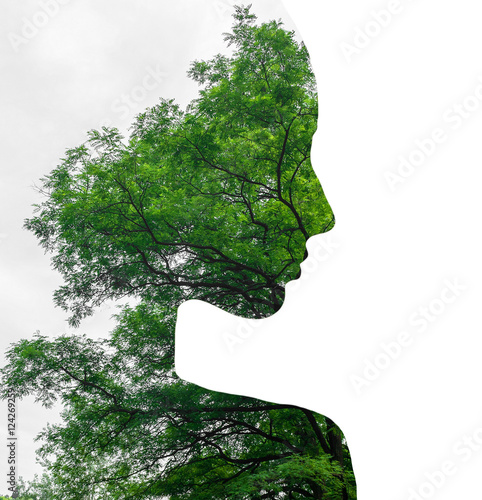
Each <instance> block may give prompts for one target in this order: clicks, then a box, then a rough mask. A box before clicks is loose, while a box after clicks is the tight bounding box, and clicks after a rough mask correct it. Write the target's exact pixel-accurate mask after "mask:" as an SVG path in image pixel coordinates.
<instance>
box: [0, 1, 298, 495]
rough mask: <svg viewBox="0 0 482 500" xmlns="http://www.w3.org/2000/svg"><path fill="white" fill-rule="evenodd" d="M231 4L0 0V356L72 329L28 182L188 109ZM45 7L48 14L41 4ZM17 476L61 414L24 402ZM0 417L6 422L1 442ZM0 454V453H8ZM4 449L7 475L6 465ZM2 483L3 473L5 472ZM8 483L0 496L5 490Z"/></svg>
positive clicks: (98, 331) (89, 326)
mask: <svg viewBox="0 0 482 500" xmlns="http://www.w3.org/2000/svg"><path fill="white" fill-rule="evenodd" d="M233 3H234V2H232V1H231V0H176V1H175V2H171V1H167V0H165V1H164V0H163V1H159V0H137V1H136V2H133V1H132V0H103V1H102V2H99V1H94V0H82V1H79V0H70V1H66V0H63V1H62V5H61V4H60V2H57V1H56V0H50V1H47V0H45V1H44V2H43V3H42V2H38V1H36V0H24V1H22V2H18V1H17V0H4V1H3V2H2V16H1V18H0V65H1V75H2V78H1V80H0V110H1V117H2V120H1V122H0V140H1V142H2V145H1V148H0V165H1V171H0V191H1V196H0V213H1V214H2V216H1V221H0V304H1V306H0V307H1V313H2V314H1V324H0V329H1V336H0V352H1V353H3V352H4V351H5V349H6V348H7V346H8V345H9V344H10V343H11V342H15V341H17V340H19V339H21V338H27V337H30V336H31V335H32V334H33V333H34V332H35V331H37V330H39V331H40V332H41V333H42V334H45V335H57V334H60V333H63V332H66V331H67V330H68V329H67V326H66V323H65V320H66V314H65V313H64V312H63V311H61V310H59V309H57V308H55V307H54V306H53V303H52V293H53V291H54V289H55V288H56V287H57V286H58V285H59V284H60V278H59V276H58V275H57V274H56V273H55V272H53V271H52V270H51V268H50V264H49V257H48V256H45V255H44V254H43V251H42V250H41V249H40V248H39V246H38V245H37V241H36V239H35V238H34V236H33V235H31V234H30V233H28V232H27V231H25V230H23V229H22V225H23V221H24V219H25V218H27V217H30V216H31V215H32V204H33V203H36V202H38V201H39V200H40V198H39V195H38V194H37V193H36V192H35V191H34V189H33V187H32V186H33V185H34V184H39V179H40V178H41V177H42V176H43V175H45V174H47V173H48V172H49V171H50V170H51V169H52V168H53V167H54V166H55V165H56V164H57V162H58V159H59V158H61V157H62V155H63V153H64V151H65V150H66V149H67V148H70V147H75V146H77V145H79V144H80V143H82V142H83V141H84V140H85V139H86V131H87V130H90V129H92V128H98V127H100V126H102V125H103V124H107V125H113V126H116V127H118V128H119V129H120V130H121V131H126V130H127V127H128V126H129V125H130V123H131V122H132V119H133V117H134V116H135V115H136V114H137V113H139V112H141V111H143V110H144V109H145V108H146V107H147V106H152V105H153V104H155V103H156V102H157V101H158V98H159V97H161V96H162V97H166V98H175V99H176V101H177V102H179V103H180V104H181V105H182V106H183V107H184V106H185V105H186V104H187V103H188V102H189V101H190V100H191V99H192V98H193V97H195V96H196V92H197V84H196V83H194V82H192V81H189V80H188V78H187V77H186V71H187V70H188V68H189V64H190V62H191V61H193V60H195V59H207V58H211V57H212V56H213V55H215V54H216V53H219V52H226V47H225V43H224V42H223V39H222V33H223V32H226V31H229V28H230V26H231V24H232V18H231V14H232V12H233V8H232V4H233ZM252 3H253V4H254V6H253V12H255V13H256V14H257V15H258V17H259V19H260V20H266V19H273V18H275V19H279V18H282V19H283V20H284V21H285V22H286V24H287V26H288V27H289V28H290V29H291V28H292V25H291V23H290V21H289V19H288V18H287V15H286V13H285V11H284V10H283V8H282V6H281V4H280V2H279V1H277V0H257V1H253V2H252ZM42 6H43V7H42ZM114 311H115V309H114V308H112V307H108V306H107V307H104V308H103V310H102V311H100V312H99V313H98V314H96V315H95V317H93V318H89V319H87V320H86V321H84V323H83V325H82V326H81V328H80V329H79V330H78V331H77V333H79V332H83V333H87V334H89V335H91V336H93V337H99V336H103V335H106V333H107V332H108V330H109V328H110V326H111V323H110V322H109V318H110V316H111V314H112V313H113V312H114ZM19 415H20V436H21V439H20V443H19V446H20V451H19V453H20V469H19V472H20V475H22V476H24V477H26V478H30V477H31V476H32V474H33V472H34V471H37V472H38V471H39V470H40V469H39V468H36V467H35V466H34V449H35V445H34V443H33V438H34V436H35V435H36V434H37V433H38V432H39V431H40V430H41V428H42V427H43V426H44V425H45V423H46V421H47V419H48V420H50V421H53V420H54V418H55V412H54V411H50V412H49V411H47V410H43V411H42V409H41V408H40V407H39V405H35V406H34V405H33V404H32V402H31V401H23V402H22V403H21V404H20V405H19ZM5 424H6V422H4V419H1V418H0V429H1V430H2V434H1V435H2V436H3V435H4V432H5ZM2 450H3V447H2ZM1 457H3V451H2V453H0V471H4V470H5V467H6V464H5V460H4V459H3V458H1ZM2 477H4V474H3V472H2ZM3 486H4V485H3V480H2V483H1V486H0V493H1V492H2V491H3Z"/></svg>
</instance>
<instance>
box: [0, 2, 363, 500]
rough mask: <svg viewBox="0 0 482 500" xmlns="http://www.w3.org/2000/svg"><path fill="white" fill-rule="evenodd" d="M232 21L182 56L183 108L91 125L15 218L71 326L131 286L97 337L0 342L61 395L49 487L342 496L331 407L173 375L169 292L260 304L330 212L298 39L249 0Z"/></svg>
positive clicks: (61, 492) (30, 380)
mask: <svg viewBox="0 0 482 500" xmlns="http://www.w3.org/2000/svg"><path fill="white" fill-rule="evenodd" d="M234 18H235V24H234V26H233V30H232V33H229V34H226V35H225V40H226V41H227V42H228V44H229V45H234V47H235V51H234V54H233V55H232V56H231V57H227V56H222V55H217V56H216V57H215V58H213V59H212V60H210V61H196V62H194V63H193V64H192V66H191V69H190V71H189V76H190V77H191V78H193V79H194V80H196V81H197V82H199V84H200V85H201V86H202V89H201V90H200V93H199V98H198V99H196V100H194V101H193V102H192V103H191V104H190V105H189V106H188V108H187V109H186V110H185V111H183V110H181V109H180V108H179V106H177V105H176V104H175V103H174V101H173V100H161V102H160V104H159V105H157V106H155V107H153V108H151V109H148V110H147V111H146V112H145V113H142V114H140V115H139V116H138V117H137V119H136V121H135V123H134V124H133V126H132V133H131V136H130V137H129V139H128V141H125V140H124V138H123V137H122V136H121V134H120V133H119V131H118V130H116V129H114V128H111V129H108V128H104V129H103V130H102V131H92V132H90V134H89V138H88V140H87V141H86V143H85V144H83V145H81V146H79V147H77V148H74V149H70V150H68V151H67V153H66V157H65V158H64V159H63V161H62V162H61V164H60V165H59V166H58V167H57V168H55V169H54V170H53V171H52V172H51V173H50V174H49V175H48V176H47V177H45V178H44V179H43V186H42V191H43V192H44V193H45V195H46V200H45V201H44V202H43V203H42V204H41V205H39V206H37V208H36V210H37V213H36V215H35V216H34V217H33V218H31V219H29V220H27V221H26V227H27V228H28V229H29V230H31V231H32V232H33V233H34V234H35V235H36V236H37V237H38V239H39V241H40V243H41V245H42V246H43V247H44V248H45V249H46V250H47V251H49V252H51V253H52V254H53V258H52V261H53V265H54V268H55V269H56V270H57V271H59V272H60V273H61V274H62V276H63V279H64V283H65V284H64V285H63V286H62V287H60V288H59V289H58V290H57V291H56V292H55V295H54V301H55V303H56V304H57V305H59V306H61V307H63V308H64V309H65V310H66V311H68V312H70V314H71V316H70V322H71V323H72V324H73V325H79V324H80V321H81V320H82V318H83V317H85V316H86V315H89V314H92V313H93V312H94V311H95V308H96V307H97V306H99V305H100V304H101V303H102V302H103V301H105V300H110V299H119V298H122V297H126V296H128V297H133V298H136V299H137V301H138V305H137V306H136V307H125V308H124V310H123V311H122V312H121V313H120V314H119V315H117V327H116V328H115V330H114V331H113V332H112V335H111V337H110V338H109V339H105V340H97V341H94V340H91V339H88V338H86V337H83V336H81V335H75V336H61V337H58V338H56V339H54V340H49V339H48V338H47V337H45V336H41V335H40V334H37V335H36V336H34V338H33V339H31V340H23V341H21V342H19V343H17V344H15V345H13V346H12V347H11V349H10V350H9V351H8V353H7V359H8V364H7V366H6V367H5V368H4V369H3V371H2V376H3V382H4V387H13V388H14V389H15V391H16V394H17V396H18V397H22V396H25V395H27V394H34V395H35V396H36V398H37V400H38V401H39V402H41V403H42V404H44V405H46V406H49V405H52V404H53V402H54V401H56V400H60V401H61V402H62V403H63V406H64V412H63V415H62V416H63V421H64V422H63V424H62V425H56V426H48V427H47V429H45V430H44V432H43V433H42V435H41V437H42V439H43V443H44V444H43V446H42V447H41V449H40V451H39V452H40V456H41V457H42V459H43V460H44V462H45V464H46V465H47V467H48V470H49V472H50V477H51V480H52V481H53V484H54V485H55V496H54V498H62V499H77V498H79V499H81V498H89V497H91V498H113V499H115V498H171V499H185V498H196V499H225V498H233V499H247V498H260V499H261V498H273V499H282V498H292V499H300V498H319V499H321V498H323V499H337V500H338V499H343V500H345V499H348V498H350V499H351V498H355V485H354V477H353V473H352V469H351V461H350V456H349V451H348V448H347V446H346V443H345V441H344V438H343V435H342V433H341V431H340V430H339V429H338V428H337V427H336V425H335V424H334V423H333V422H332V421H331V420H329V419H327V418H325V417H323V416H321V415H318V414H316V413H314V412H311V411H309V410H306V409H302V408H298V407H295V406H293V405H280V404H273V403H267V402H264V401H259V400H255V399H252V398H246V397H240V396H233V395H229V394H222V393H216V392H213V391H208V390H206V389H204V388H201V387H198V386H195V385H193V384H188V383H186V382H184V381H182V380H180V379H179V378H178V377H177V376H176V374H175V372H174V338H173V332H174V324H175V318H176V308H177V306H178V305H179V304H180V303H182V302H183V301H184V300H187V299H191V298H197V299H202V300H206V301H208V302H210V303H212V304H215V305H217V306H219V307H222V308H224V309H226V310H228V311H230V312H233V313H236V314H238V315H242V316H246V317H257V318H260V317H264V316H266V315H269V314H272V313H273V312H275V311H277V310H278V309H279V308H280V307H281V305H282V302H283V298H284V285H285V284H286V283H287V282H288V281H289V280H291V279H295V278H296V277H297V276H298V275H299V265H300V263H301V261H302V260H303V258H304V257H305V256H306V247H305V244H306V240H307V239H308V238H309V237H310V236H312V235H314V234H317V233H320V232H324V231H327V230H329V229H330V228H331V227H332V226H333V224H334V217H333V213H332V211H331V208H330V207H329V205H328V202H327V201H326V198H325V196H324V194H323V190H322V188H321V186H320V184H319V181H318V179H317V178H316V176H315V174H314V172H313V170H312V168H311V163H310V150H311V141H312V136H313V134H314V132H315V130H316V119H317V97H316V88H315V79H314V75H313V73H312V71H311V68H310V64H309V56H308V53H307V50H306V48H305V47H304V46H303V45H302V44H301V45H300V44H298V43H297V42H296V40H295V39H294V35H293V33H291V32H287V31H285V30H284V29H283V28H282V25H281V23H280V22H275V21H271V22H269V23H264V24H261V25H259V26H258V25H256V24H255V20H256V17H255V16H254V15H253V14H252V13H251V12H250V8H249V7H247V8H245V7H236V8H235V14H234Z"/></svg>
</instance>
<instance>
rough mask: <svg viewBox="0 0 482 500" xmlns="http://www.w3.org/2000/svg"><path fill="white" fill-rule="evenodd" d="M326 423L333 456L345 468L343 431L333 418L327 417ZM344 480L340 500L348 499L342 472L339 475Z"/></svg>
mask: <svg viewBox="0 0 482 500" xmlns="http://www.w3.org/2000/svg"><path fill="white" fill-rule="evenodd" d="M326 425H327V427H328V444H329V446H330V449H331V453H332V455H333V458H334V459H335V460H336V461H337V462H338V463H339V464H340V465H341V467H342V468H343V469H344V457H343V442H342V433H341V431H340V429H339V428H338V426H337V425H336V424H335V422H333V420H331V419H329V418H328V417H326ZM339 478H340V481H341V482H342V484H343V486H342V497H341V499H340V500H348V491H347V488H346V482H345V476H344V474H341V475H340V476H339Z"/></svg>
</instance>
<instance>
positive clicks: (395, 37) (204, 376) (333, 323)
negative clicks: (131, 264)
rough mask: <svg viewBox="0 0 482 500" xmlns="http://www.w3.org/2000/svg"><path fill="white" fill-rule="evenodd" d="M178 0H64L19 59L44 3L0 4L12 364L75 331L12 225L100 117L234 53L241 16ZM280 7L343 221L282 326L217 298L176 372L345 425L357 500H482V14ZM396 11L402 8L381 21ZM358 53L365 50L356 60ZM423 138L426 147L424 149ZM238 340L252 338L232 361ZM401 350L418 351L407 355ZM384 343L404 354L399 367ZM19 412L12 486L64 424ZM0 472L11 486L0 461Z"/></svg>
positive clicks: (194, 306) (99, 319)
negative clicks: (229, 43) (294, 32)
mask: <svg viewBox="0 0 482 500" xmlns="http://www.w3.org/2000/svg"><path fill="white" fill-rule="evenodd" d="M253 4H254V9H253V10H254V11H255V12H256V13H258V12H260V13H262V14H261V15H260V18H261V19H266V17H276V18H277V17H280V15H282V14H281V11H280V10H278V9H279V4H278V2H275V1H267V0H258V1H256V2H253ZM173 5H174V4H171V3H170V2H169V3H168V2H162V1H159V2H154V1H143V2H136V3H135V10H134V7H133V6H134V3H133V2H128V1H116V2H114V1H113V0H111V1H103V2H93V1H81V0H78V1H74V0H72V1H71V2H69V3H68V4H67V5H65V6H62V7H61V8H60V11H59V13H58V14H57V15H55V16H53V17H52V18H51V19H50V20H49V22H48V23H47V24H46V26H45V27H43V28H42V29H41V30H39V32H38V33H37V34H36V35H35V36H34V37H32V39H31V40H29V41H28V43H26V44H24V45H22V46H20V47H19V50H18V51H15V50H13V47H12V45H11V43H10V41H9V39H8V35H9V34H10V33H19V32H20V30H21V29H22V26H23V24H22V23H23V18H27V19H32V18H33V16H34V15H35V14H36V12H38V11H39V4H38V3H36V2H30V1H25V2H22V4H21V5H19V3H18V2H14V1H13V0H8V1H6V2H5V6H4V13H5V15H4V16H2V19H1V21H0V28H1V35H0V36H1V39H0V50H1V52H0V55H1V64H2V82H1V84H0V85H1V88H0V96H1V97H0V99H1V109H2V118H3V120H2V125H1V127H2V130H1V133H0V137H1V138H2V141H3V144H2V148H1V149H0V155H1V156H0V158H1V164H2V171H1V183H0V189H1V192H2V196H1V198H0V203H2V206H1V207H0V208H1V210H0V213H2V214H3V215H2V221H1V224H2V227H1V228H0V232H1V233H2V240H1V243H0V252H1V259H2V260H1V263H0V265H1V273H2V274H1V279H2V289H1V293H2V296H1V307H2V340H1V345H0V347H1V348H2V350H4V348H5V347H6V346H7V345H8V343H9V342H12V341H15V340H18V339H20V338H22V337H28V336H30V335H31V334H32V333H33V332H34V331H35V330H37V329H40V330H41V331H42V333H44V334H58V333H61V332H63V331H66V327H65V323H64V320H65V315H64V314H63V313H62V312H60V311H58V310H56V309H54V308H53V306H52V302H51V293H52V291H53V289H54V288H55V287H56V286H57V285H58V284H59V279H58V277H57V276H55V275H54V274H53V273H52V272H51V271H50V270H49V265H48V258H47V257H45V256H43V255H42V251H41V250H40V249H39V248H38V247H37V246H36V241H35V239H34V238H33V236H31V235H29V234H27V233H26V232H25V231H21V230H20V228H21V225H22V220H23V219H24V218H25V217H28V216H29V215H30V214H31V209H30V205H31V203H33V202H35V201H37V200H38V198H37V196H36V195H35V193H34V192H33V191H32V190H31V189H30V188H29V186H30V185H31V184H32V183H34V182H36V181H37V179H38V178H39V177H41V176H42V175H43V174H45V173H47V172H48V171H49V170H50V169H51V168H52V167H53V166H54V165H55V162H56V161H57V159H58V158H59V157H60V156H61V155H62V153H63V151H64V150H65V148H67V147H71V146H74V145H77V144H79V143H81V142H82V141H83V140H84V139H85V130H87V129H89V128H93V127H98V126H99V125H100V124H101V123H102V122H103V121H104V120H110V121H111V122H112V123H113V124H115V125H117V126H118V127H119V128H121V129H125V128H126V127H127V126H128V125H129V123H130V121H131V120H132V117H133V116H134V115H135V114H136V113H137V112H140V111H142V110H143V109H144V108H145V107H146V106H148V105H152V104H153V103H155V102H156V100H157V97H158V96H161V95H162V96H164V97H177V98H178V100H179V102H181V104H183V105H184V104H185V103H186V102H187V101H188V100H189V99H190V98H191V97H192V95H193V92H195V90H196V89H195V85H194V87H193V86H192V85H191V87H189V86H186V79H185V71H186V70H187V68H188V65H189V61H191V60H193V59H196V58H208V57H211V56H212V55H213V54H215V53H216V52H219V51H221V50H222V47H221V44H220V43H219V42H222V41H221V37H220V35H219V34H220V33H221V32H223V31H227V30H228V29H229V26H230V24H231V19H230V17H229V12H228V11H227V9H226V6H227V5H228V2H216V1H214V0H213V1H208V0H205V1H199V2H177V3H176V4H175V6H173ZM285 5H286V8H287V9H288V12H289V13H290V14H291V16H292V19H293V20H294V21H295V23H296V25H297V27H298V28H299V31H300V33H301V35H302V37H303V39H304V41H305V43H306V44H307V46H308V49H309V51H310V54H311V56H312V62H313V64H314V67H315V72H316V75H317V79H318V88H319V103H320V120H319V131H318V133H317V135H316V137H315V145H314V150H313V164H314V167H315V170H316V172H317V174H318V176H319V178H320V180H321V182H322V184H323V186H324V188H325V192H326V194H327V196H328V200H329V201H330V203H331V205H332V207H333V209H334V211H335V214H336V217H337V224H336V226H335V228H334V229H333V230H332V231H331V232H330V233H329V234H327V235H323V236H318V237H315V238H313V239H312V240H311V241H310V245H309V250H311V252H310V258H309V259H308V261H307V262H306V263H305V264H303V275H302V279H300V280H299V283H292V284H291V285H289V286H288V292H287V300H286V303H285V305H284V306H283V308H282V310H281V311H280V312H279V313H277V314H276V315H275V316H273V317H272V318H269V319H267V320H263V321H262V322H261V323H258V324H256V325H255V326H253V325H252V324H245V323H243V322H240V320H239V319H237V318H233V317H231V316H230V315H226V314H225V313H223V312H221V311H218V310H215V309H214V308H212V307H210V306H208V305H206V304H202V303H198V302H190V303H186V304H185V305H184V306H182V307H181V310H180V316H179V324H178V328H177V332H176V335H177V341H178V342H177V348H178V351H177V358H176V366H177V369H178V372H179V374H180V375H182V376H184V377H186V378H187V379H189V380H191V381H194V382H198V383H200V384H202V385H205V386H207V387H209V388H211V389H216V390H226V391H230V392H237V393H240V394H246V395H250V396H256V397H260V398H263V399H266V400H271V401H279V402H289V403H294V404H299V405H302V406H305V407H308V408H311V409H313V410H316V411H319V412H320V413H324V414H326V415H328V416H330V417H331V418H333V419H334V420H335V421H336V422H337V423H338V424H339V425H340V427H341V428H342V430H343V431H344V433H345V435H346V437H347V440H348V444H349V446H350V449H351V451H352V457H353V462H354V468H355V473H356V477H357V483H358V490H359V495H358V498H359V499H360V500H382V499H383V500H387V499H388V500H390V499H393V500H402V499H403V500H410V499H419V498H436V499H449V498H451V499H452V498H465V497H470V498H477V496H478V495H479V496H480V494H481V493H482V486H481V485H480V481H479V479H478V478H479V476H480V470H481V469H482V451H480V449H481V445H480V444H479V443H482V430H481V429H482V402H481V400H480V389H481V385H482V365H481V363H480V352H481V345H480V341H479V336H480V334H481V332H482V328H481V320H480V316H479V313H478V310H479V308H480V302H481V300H480V299H481V298H482V292H481V280H482V272H481V271H482V269H481V265H480V255H481V239H480V222H479V217H480V214H481V213H482V210H481V208H482V207H481V202H480V194H479V190H480V186H481V184H480V173H479V172H480V171H481V165H482V151H481V146H480V144H481V141H480V135H481V132H482V116H481V115H482V113H481V111H480V109H479V107H480V106H478V104H479V105H480V102H479V101H480V99H479V97H478V96H482V93H480V91H479V89H478V86H479V85H480V83H481V82H480V80H479V76H482V58H481V57H480V52H481V50H482V49H481V48H480V47H482V43H481V42H482V30H480V26H479V24H480V14H481V12H480V8H479V7H478V4H477V3H476V2H473V1H469V0H459V1H457V2H455V0H452V1H440V0H439V1H438V2H437V1H436V0H418V1H412V2H410V1H408V0H405V1H400V3H399V5H397V4H396V2H392V1H389V0H386V1H382V2H380V1H367V0H357V1H355V0H350V1H348V0H337V1H336V2H335V1H332V2H324V3H320V2H315V1H313V0H310V1H308V0H285ZM386 10H391V11H392V14H390V15H388V16H387V15H383V14H382V15H381V17H380V14H379V13H380V11H386ZM375 19H377V20H375ZM180 20H181V22H180ZM366 32H368V33H369V35H366ZM364 33H365V34H364ZM349 45H351V46H352V48H353V47H354V48H355V49H356V50H355V52H356V53H353V54H352V55H351V57H347V50H348V49H347V47H348V46H349ZM344 50H345V52H344ZM158 66H160V70H162V71H163V72H164V73H165V76H164V77H163V81H162V83H160V84H159V86H158V87H156V88H155V89H153V90H152V91H149V92H147V94H146V96H145V98H144V99H141V100H140V101H139V102H136V103H135V104H136V105H138V109H135V107H133V108H132V109H129V113H122V112H121V111H120V108H119V102H118V101H117V99H120V98H121V96H122V95H123V94H126V93H127V94H128V95H130V94H131V93H132V92H134V89H136V87H137V86H139V85H140V84H141V83H142V82H143V79H144V77H145V75H146V72H147V71H148V70H147V69H146V68H157V67H158ZM136 95H141V94H136ZM458 105H461V107H460V108H455V107H454V106H458ZM124 115H126V116H124ZM457 117H459V118H457ZM434 131H438V133H439V136H438V137H442V136H443V138H444V141H443V142H442V143H440V144H436V145H435V146H434V147H432V146H430V144H431V143H430V141H428V142H427V139H428V138H430V137H431V136H432V135H433V134H434ZM440 134H442V135H440ZM420 144H425V147H426V148H429V149H432V150H433V154H432V153H431V154H430V155H426V157H425V159H424V158H423V157H420V154H418V156H417V153H414V151H415V150H417V149H418V148H419V147H420V146H419V145H420ZM427 144H428V145H427ZM422 147H424V146H422ZM411 155H412V156H411ZM400 156H402V157H404V158H409V157H412V158H418V159H420V158H422V160H421V161H420V162H418V165H417V166H416V167H415V168H413V171H412V172H410V171H409V170H407V169H406V170H404V171H403V172H404V175H405V177H403V179H402V180H403V182H401V183H399V184H397V185H396V186H395V189H390V186H389V185H388V182H387V179H386V174H387V172H394V173H397V169H398V168H399V165H400ZM447 280H448V281H447ZM447 283H452V284H453V283H459V285H460V287H459V288H460V291H458V292H456V293H457V294H453V293H452V294H451V293H450V292H449V289H448V288H447ZM450 286H452V288H453V285H450ZM449 288H450V287H449ZM449 302H450V303H449ZM424 307H428V308H432V311H435V312H436V313H437V314H433V313H430V312H429V314H432V316H429V317H430V318H431V319H433V321H429V320H426V321H425V323H424V322H423V321H422V320H421V318H422V314H423V309H421V308H424ZM113 311H114V309H113V308H111V309H108V308H106V309H104V310H103V311H101V312H100V313H99V314H98V315H96V316H95V317H93V318H92V319H90V320H88V321H86V322H85V323H84V324H83V325H82V327H81V330H82V331H83V332H87V333H88V334H89V335H92V336H94V337H97V336H101V335H105V331H106V329H108V328H109V322H108V318H109V316H110V314H112V312H113ZM192 318H195V323H194V324H192V322H191V319H192ZM422 325H425V326H426V328H423V327H422ZM402 332H404V333H402ZM233 336H234V337H233ZM233 338H237V339H238V340H239V339H241V340H240V341H239V342H238V343H236V344H235V345H234V347H233V348H232V349H229V344H228V341H227V339H231V341H232V339H233ZM402 338H403V339H409V342H408V341H407V342H406V343H407V344H408V343H409V345H406V346H405V345H404V346H401V347H400V348H399V349H398V348H396V346H395V347H394V344H393V343H394V342H395V341H396V342H397V343H398V344H399V345H400V339H402ZM231 345H232V344H231ZM387 346H391V347H392V351H391V352H392V353H395V354H393V355H392V358H396V359H392V358H387V355H386V352H385V351H386V349H387ZM384 356H385V357H384ZM387 359H388V364H386V365H384V368H383V369H380V368H377V364H378V366H381V363H383V362H385V363H386V360H387ZM367 366H372V368H371V371H370V370H369V369H368V368H367ZM373 366H375V368H373ZM367 370H368V371H367ZM368 376H370V380H367V378H368ZM354 377H359V378H358V379H355V378H354ZM361 379H364V380H365V381H366V385H365V386H363V387H362V388H361V389H360V390H357V389H356V387H355V384H354V380H358V382H359V381H360V380H361ZM358 387H360V386H358ZM20 416H21V421H20V424H21V432H20V439H21V443H20V445H21V448H20V453H21V455H20V458H21V466H20V467H21V470H20V473H21V474H22V475H24V476H26V477H30V476H31V474H32V473H33V471H34V470H38V469H34V467H33V458H32V457H33V450H34V448H35V446H34V445H33V444H32V439H33V436H34V435H35V434H36V433H37V432H38V431H39V430H40V429H41V428H42V427H43V425H45V422H46V421H48V420H49V421H52V420H53V419H54V418H55V415H54V413H52V412H51V413H47V412H41V411H39V408H38V406H33V405H32V403H31V401H26V402H22V403H20ZM5 420H6V419H5ZM0 426H2V427H3V426H4V422H1V419H0ZM0 467H1V468H0V473H1V474H3V472H2V471H3V470H4V469H3V468H4V467H5V465H4V463H3V461H2V460H1V459H0ZM442 469H444V470H445V472H440V471H442ZM437 471H439V472H437ZM449 471H450V473H449ZM2 477H3V476H2ZM0 492H1V490H0Z"/></svg>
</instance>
